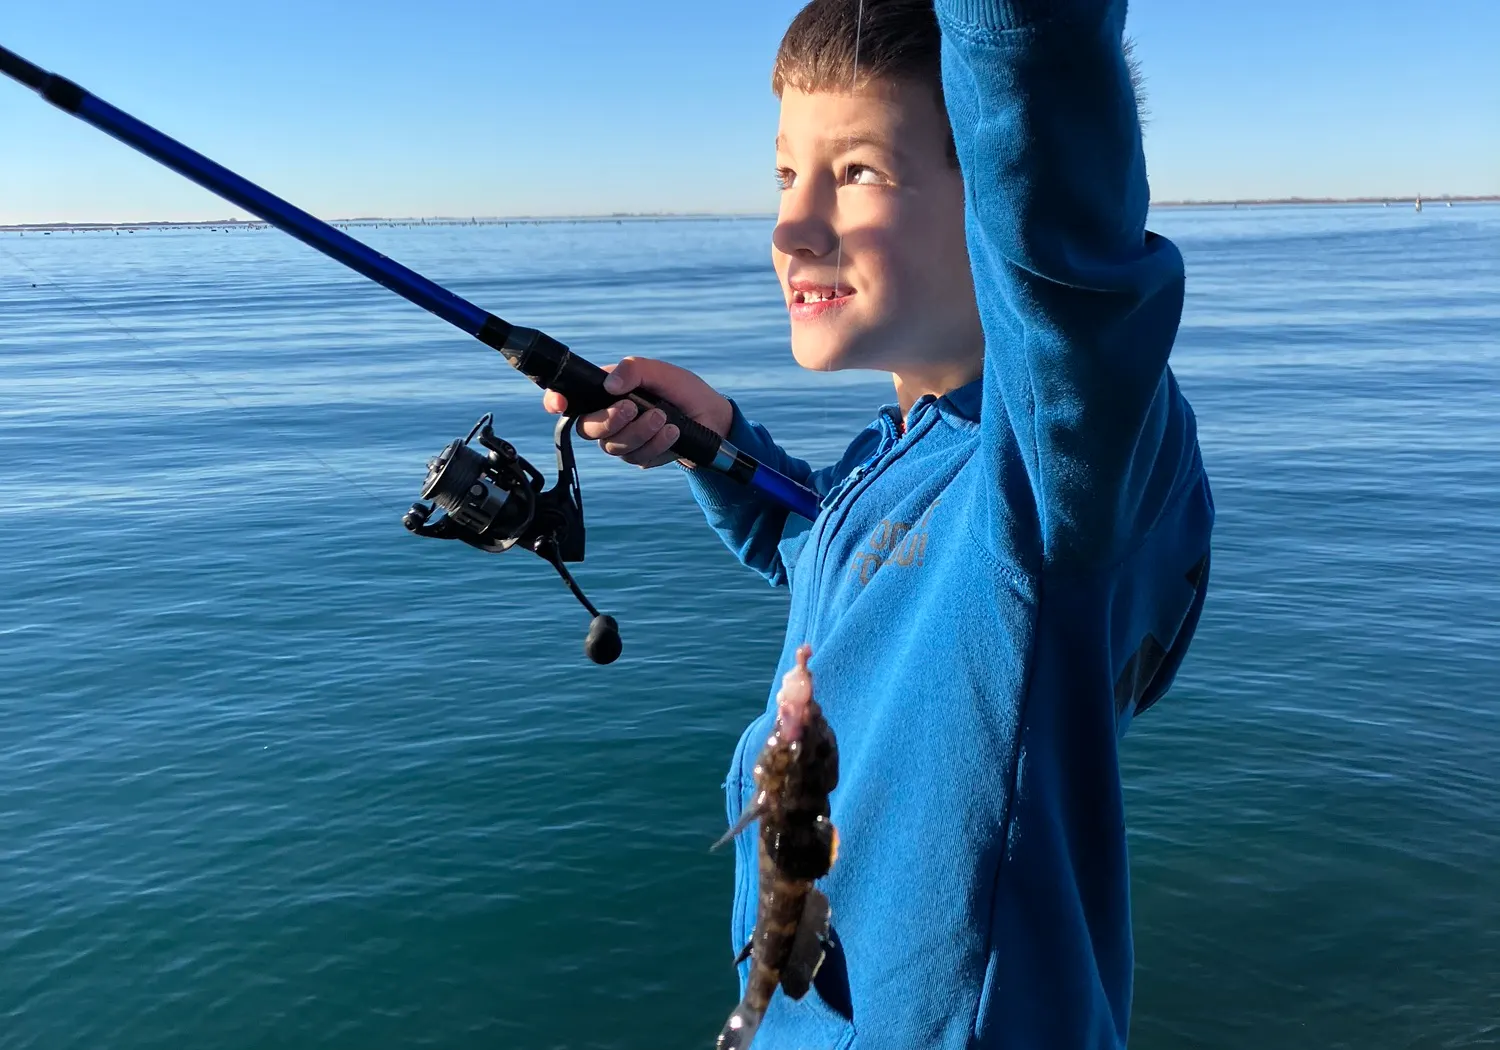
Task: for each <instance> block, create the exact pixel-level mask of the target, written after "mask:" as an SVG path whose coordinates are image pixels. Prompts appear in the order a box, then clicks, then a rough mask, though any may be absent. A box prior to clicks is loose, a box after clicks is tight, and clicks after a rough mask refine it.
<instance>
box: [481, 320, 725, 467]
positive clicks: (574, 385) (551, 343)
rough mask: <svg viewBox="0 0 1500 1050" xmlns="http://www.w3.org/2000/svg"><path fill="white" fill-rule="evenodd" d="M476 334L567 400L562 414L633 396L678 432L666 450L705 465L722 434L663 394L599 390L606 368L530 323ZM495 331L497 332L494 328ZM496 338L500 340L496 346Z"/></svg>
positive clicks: (598, 407) (584, 411)
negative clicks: (659, 412) (658, 411)
mask: <svg viewBox="0 0 1500 1050" xmlns="http://www.w3.org/2000/svg"><path fill="white" fill-rule="evenodd" d="M487 334H488V333H485V332H481V333H480V336H479V338H480V339H481V340H483V341H485V342H487V343H489V344H490V345H491V346H495V348H496V349H498V350H499V351H500V352H501V353H502V354H504V355H505V357H506V359H507V360H509V361H510V363H511V364H512V365H514V366H515V367H516V368H517V369H519V370H520V371H521V373H522V374H524V375H525V376H527V377H528V378H529V379H530V380H531V381H532V382H533V383H535V384H536V385H537V386H539V387H541V388H542V389H543V390H553V391H556V392H557V393H559V394H561V395H562V396H563V397H565V398H567V399H568V414H569V415H573V416H581V415H587V414H588V413H590V412H598V411H600V410H602V409H605V408H608V407H609V406H610V405H613V404H615V403H617V402H620V401H626V400H629V401H634V402H635V404H636V406H637V407H638V408H640V409H642V410H643V411H648V410H650V409H653V408H659V409H661V410H662V412H664V413H665V414H666V417H667V422H668V423H670V424H671V425H672V426H674V427H676V428H677V432H678V437H677V440H676V441H675V442H674V443H673V445H672V451H673V452H674V453H676V454H677V456H678V457H679V458H681V459H685V460H687V461H688V462H689V463H692V464H695V465H696V466H700V467H707V466H711V465H712V464H713V462H714V459H715V457H717V456H718V454H719V447H720V446H721V445H722V444H723V442H724V439H723V438H722V437H720V436H719V435H718V434H716V433H714V432H713V431H712V430H710V429H709V428H708V427H706V426H704V425H703V424H702V423H699V422H698V421H697V420H695V419H690V418H689V417H688V416H687V414H686V413H684V412H683V411H682V409H680V408H678V407H677V406H676V405H674V404H672V403H671V402H670V401H667V400H666V399H664V398H660V397H657V396H656V395H655V394H651V393H648V392H646V391H644V390H632V391H630V392H629V393H628V394H611V393H610V392H609V391H608V390H605V389H604V380H605V378H606V377H608V375H609V373H608V372H606V371H605V370H604V369H602V368H600V367H599V366H598V365H596V364H593V363H592V362H590V361H586V360H584V359H583V358H582V357H579V356H578V355H577V354H575V353H573V352H572V351H571V350H569V349H568V348H567V347H566V346H564V345H563V344H562V343H560V342H558V341H557V340H556V339H553V338H552V337H551V336H549V335H547V334H545V333H543V332H539V331H537V330H536V329H534V328H520V327H513V326H509V325H507V326H506V330H505V332H504V333H503V337H501V338H494V339H490V338H486V335H487ZM495 335H496V336H500V335H501V333H499V332H496V333H495ZM496 343H499V344H501V345H498V346H496Z"/></svg>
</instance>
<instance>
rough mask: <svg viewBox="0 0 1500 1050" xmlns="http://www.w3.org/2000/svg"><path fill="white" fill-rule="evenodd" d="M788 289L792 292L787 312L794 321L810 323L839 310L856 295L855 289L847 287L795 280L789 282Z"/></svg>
mask: <svg viewBox="0 0 1500 1050" xmlns="http://www.w3.org/2000/svg"><path fill="white" fill-rule="evenodd" d="M787 287H788V288H790V289H791V292H792V301H791V302H790V303H788V304H787V312H788V313H789V314H791V316H792V320H794V321H810V320H812V319H813V318H814V317H821V316H823V315H825V314H827V313H828V312H829V311H832V310H837V309H838V308H839V307H841V306H844V305H845V304H846V303H848V302H849V300H850V299H852V298H854V294H855V293H854V289H853V288H850V287H848V286H847V285H843V284H838V285H833V284H821V283H819V282H817V281H807V280H795V281H790V282H788V284H787Z"/></svg>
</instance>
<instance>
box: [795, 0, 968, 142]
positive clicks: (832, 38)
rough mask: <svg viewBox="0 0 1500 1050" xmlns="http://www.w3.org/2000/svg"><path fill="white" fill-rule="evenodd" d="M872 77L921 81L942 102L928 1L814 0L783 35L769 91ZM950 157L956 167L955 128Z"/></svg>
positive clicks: (860, 82) (856, 83)
mask: <svg viewBox="0 0 1500 1050" xmlns="http://www.w3.org/2000/svg"><path fill="white" fill-rule="evenodd" d="M877 80H905V81H908V82H910V83H914V84H925V85H927V86H928V87H930V88H931V89H932V91H933V93H934V96H935V100H936V102H937V107H938V112H939V113H940V114H941V115H942V117H943V123H944V125H947V123H948V111H947V108H946V107H945V106H944V103H943V71H942V34H941V33H940V32H939V31H938V20H937V12H936V10H934V8H933V0H812V2H811V3H809V4H808V5H807V6H806V7H804V8H803V9H802V10H801V11H800V12H798V14H797V17H796V18H794V19H792V24H791V25H790V26H788V27H787V31H786V35H785V36H783V37H782V38H781V47H780V48H779V49H777V52H776V65H775V66H774V67H773V68H772V70H771V90H772V91H773V92H774V93H775V94H776V97H777V98H780V97H781V94H782V92H783V91H785V90H786V89H787V88H791V89H793V90H794V91H807V92H812V91H857V90H858V89H860V88H862V87H865V86H866V85H868V84H870V83H871V82H873V81H877ZM945 130H946V132H947V139H948V160H949V161H950V162H951V163H953V164H954V165H955V166H956V165H957V164H958V151H957V149H956V147H955V146H954V143H953V129H952V128H951V127H945Z"/></svg>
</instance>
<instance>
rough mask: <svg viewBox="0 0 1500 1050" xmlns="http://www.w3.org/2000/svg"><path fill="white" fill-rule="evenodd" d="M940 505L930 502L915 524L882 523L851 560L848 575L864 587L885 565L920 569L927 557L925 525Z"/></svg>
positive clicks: (906, 522)
mask: <svg viewBox="0 0 1500 1050" xmlns="http://www.w3.org/2000/svg"><path fill="white" fill-rule="evenodd" d="M941 502H943V501H942V500H940V499H938V500H933V501H932V505H931V506H929V507H928V508H927V510H926V512H925V513H924V514H923V515H922V516H921V517H920V518H918V519H917V520H916V521H911V522H908V521H891V520H889V519H887V520H885V521H882V522H881V523H880V524H879V525H877V526H876V527H875V531H874V532H872V533H871V534H870V538H869V539H868V540H866V541H865V545H864V546H863V547H862V548H861V549H860V551H859V553H858V554H856V555H855V556H854V558H853V560H852V561H850V563H849V574H850V575H851V576H853V577H854V578H855V579H857V580H858V581H859V583H860V586H862V587H863V586H865V585H867V584H868V583H869V582H870V581H871V580H873V579H874V578H875V574H876V573H877V572H879V571H880V569H881V567H882V566H885V565H900V566H902V567H903V568H910V567H911V566H913V565H915V566H917V567H918V568H921V566H922V562H923V560H924V559H925V558H926V556H927V524H928V522H930V521H931V520H932V512H933V511H935V510H937V508H938V504H939V503H941Z"/></svg>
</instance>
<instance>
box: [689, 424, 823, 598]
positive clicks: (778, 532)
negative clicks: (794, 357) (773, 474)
mask: <svg viewBox="0 0 1500 1050" xmlns="http://www.w3.org/2000/svg"><path fill="white" fill-rule="evenodd" d="M729 403H730V405H731V406H732V407H733V409H734V421H733V423H732V424H731V425H730V428H729V434H728V440H729V442H730V444H732V445H734V446H735V448H738V449H740V450H741V451H743V452H748V453H749V454H750V455H752V456H754V457H755V458H756V459H757V460H758V461H760V462H761V463H764V464H765V465H766V466H768V467H771V468H773V469H775V470H777V471H780V472H781V473H782V474H784V475H786V476H787V477H789V478H791V479H792V480H793V481H796V482H799V483H801V484H803V485H813V486H814V487H816V485H817V478H816V477H815V476H814V471H813V469H812V468H811V467H810V466H809V465H808V464H807V463H806V462H804V461H803V460H800V459H797V458H795V457H793V456H790V455H788V454H787V453H786V451H785V450H784V449H782V447H781V446H780V445H778V444H776V442H775V441H773V440H771V435H770V434H769V433H767V432H766V428H765V427H763V426H761V425H760V424H758V423H752V422H750V421H749V420H748V419H746V418H745V414H744V413H743V412H742V411H740V406H739V405H738V404H736V403H735V402H734V400H733V399H731V400H730V402H729ZM686 474H687V477H688V486H689V488H691V490H692V493H693V498H694V499H695V500H697V501H698V506H700V507H702V508H703V516H704V517H706V518H707V519H708V524H709V525H710V526H711V527H712V528H713V530H714V531H715V532H717V533H718V534H719V537H720V538H721V539H722V540H723V541H724V545H725V546H726V547H728V548H729V549H730V550H731V551H733V552H734V554H735V556H736V557H737V558H739V559H740V561H741V562H743V563H744V564H745V565H746V566H748V567H749V568H751V569H754V570H755V571H756V572H758V573H760V574H761V575H762V576H764V577H765V578H766V579H768V580H770V581H771V583H772V585H773V586H783V585H784V584H785V583H786V581H787V574H786V568H785V566H783V565H782V563H781V555H780V551H779V550H778V546H779V544H780V543H781V537H782V533H783V531H784V530H785V528H786V522H787V516H788V514H789V512H788V511H786V510H784V509H783V508H781V507H777V506H774V505H773V504H772V503H771V502H770V501H769V500H767V499H764V498H762V497H759V496H757V495H755V494H754V493H753V492H751V490H750V489H749V488H748V487H746V486H745V485H742V484H740V483H739V482H737V481H732V480H730V479H729V478H727V477H725V476H724V475H723V474H720V473H718V472H716V471H712V470H705V469H697V468H693V469H688V470H686ZM818 491H819V492H822V489H818Z"/></svg>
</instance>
